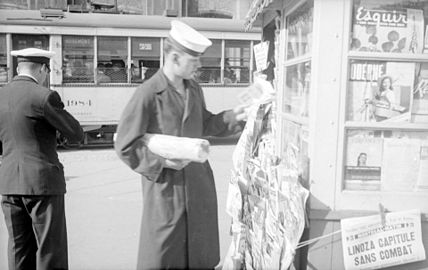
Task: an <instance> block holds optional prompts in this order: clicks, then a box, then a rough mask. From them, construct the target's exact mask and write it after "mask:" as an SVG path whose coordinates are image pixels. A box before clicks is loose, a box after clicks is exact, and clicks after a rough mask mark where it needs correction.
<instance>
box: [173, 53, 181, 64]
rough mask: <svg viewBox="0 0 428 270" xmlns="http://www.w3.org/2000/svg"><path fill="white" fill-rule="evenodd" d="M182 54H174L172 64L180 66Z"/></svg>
mask: <svg viewBox="0 0 428 270" xmlns="http://www.w3.org/2000/svg"><path fill="white" fill-rule="evenodd" d="M179 60H180V54H179V53H178V52H172V62H173V63H174V64H177V65H178V64H179V63H180V61H179Z"/></svg>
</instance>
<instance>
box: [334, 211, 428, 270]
mask: <svg viewBox="0 0 428 270" xmlns="http://www.w3.org/2000/svg"><path fill="white" fill-rule="evenodd" d="M340 223H341V230H342V248H343V261H344V264H345V269H346V270H350V269H380V268H384V267H389V266H394V265H401V264H406V263H410V262H416V261H421V260H425V249H424V246H423V243H422V231H421V213H420V211H419V210H409V211H402V212H393V213H386V214H385V220H384V223H382V218H381V215H374V216H367V217H358V218H348V219H342V220H341V222H340Z"/></svg>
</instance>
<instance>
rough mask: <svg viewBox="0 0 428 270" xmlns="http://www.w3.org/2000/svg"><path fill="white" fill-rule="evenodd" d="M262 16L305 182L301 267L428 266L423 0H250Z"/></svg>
mask: <svg viewBox="0 0 428 270" xmlns="http://www.w3.org/2000/svg"><path fill="white" fill-rule="evenodd" d="M256 25H257V26H262V27H263V33H262V37H261V40H262V41H264V40H269V41H270V44H271V45H272V46H271V47H270V48H269V49H270V54H271V55H273V56H272V58H271V60H272V61H271V62H272V63H274V69H273V73H272V74H271V75H273V76H274V78H273V80H274V86H275V90H276V107H275V110H276V111H275V117H276V124H277V125H276V129H277V132H276V147H275V149H277V151H278V153H277V154H278V156H280V157H281V158H287V157H286V155H287V153H286V151H287V150H286V149H287V147H289V146H290V144H292V145H293V147H295V148H297V149H298V152H299V163H298V166H299V167H300V172H301V175H300V179H301V181H302V184H303V186H305V187H306V188H307V189H308V190H309V191H310V197H309V200H308V204H307V213H308V225H307V229H306V233H304V235H303V236H304V239H303V240H309V241H310V240H311V239H315V240H314V241H313V242H310V244H309V245H308V246H306V247H302V248H300V249H299V250H298V252H297V253H296V256H295V260H296V261H298V262H299V263H297V264H295V268H299V269H378V268H382V269H428V260H427V259H426V258H427V257H428V253H427V251H428V223H427V221H428V0H382V1H379V0H302V1H301V0H284V1H278V0H277V1H275V0H255V1H254V3H253V5H252V7H251V10H250V11H249V13H248V15H247V18H246V27H247V29H250V28H251V27H253V26H256ZM268 77H269V75H268ZM364 217H371V221H370V220H363V218H364ZM350 218H355V219H353V220H350ZM369 219H370V218H369ZM376 219H378V220H379V221H378V222H379V223H381V224H383V226H382V227H380V228H379V227H376V226H375V225H373V220H375V223H376V222H377V221H376ZM385 219H386V221H385ZM344 220H348V221H349V220H350V222H344ZM385 222H386V223H385ZM352 226H354V227H352ZM345 235H346V237H344V236H345ZM361 239H362V241H361ZM418 242H419V243H418ZM424 247H425V248H424ZM296 265H297V266H296Z"/></svg>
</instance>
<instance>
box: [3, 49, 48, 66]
mask: <svg viewBox="0 0 428 270" xmlns="http://www.w3.org/2000/svg"><path fill="white" fill-rule="evenodd" d="M10 54H11V55H12V56H16V58H17V60H18V63H21V62H33V63H39V64H45V65H46V66H49V61H50V59H51V57H52V56H54V55H55V52H53V51H46V50H42V49H37V48H26V49H22V50H16V51H11V52H10Z"/></svg>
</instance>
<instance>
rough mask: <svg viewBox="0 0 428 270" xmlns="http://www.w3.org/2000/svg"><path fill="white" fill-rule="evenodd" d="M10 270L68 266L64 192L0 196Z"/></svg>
mask: <svg viewBox="0 0 428 270" xmlns="http://www.w3.org/2000/svg"><path fill="white" fill-rule="evenodd" d="M1 206H2V209H3V214H4V218H5V221H6V226H7V230H8V233H9V241H8V260H9V270H36V269H37V270H60V269H68V255H67V254H68V252H67V228H66V223H65V211H64V210H65V209H64V195H51V196H44V195H43V196H34V195H3V197H2V201H1Z"/></svg>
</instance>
